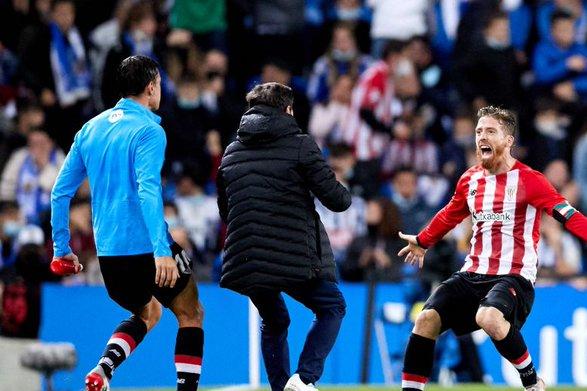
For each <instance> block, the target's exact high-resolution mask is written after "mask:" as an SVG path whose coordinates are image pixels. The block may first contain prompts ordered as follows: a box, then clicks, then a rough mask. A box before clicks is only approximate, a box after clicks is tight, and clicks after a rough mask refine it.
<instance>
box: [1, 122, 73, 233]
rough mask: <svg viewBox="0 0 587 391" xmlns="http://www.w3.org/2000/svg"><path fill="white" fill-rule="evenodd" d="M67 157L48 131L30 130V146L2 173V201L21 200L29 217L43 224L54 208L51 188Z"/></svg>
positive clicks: (21, 204)
mask: <svg viewBox="0 0 587 391" xmlns="http://www.w3.org/2000/svg"><path fill="white" fill-rule="evenodd" d="M64 160H65V156H64V154H63V152H62V151H61V150H60V149H59V148H57V147H56V146H55V144H54V143H53V141H52V140H51V138H49V136H48V135H47V133H45V132H43V131H41V130H35V131H32V132H31V133H29V135H28V141H27V146H26V147H24V148H21V149H19V150H17V151H15V152H14V153H13V154H12V156H11V157H10V159H9V160H8V163H6V167H5V168H4V171H3V173H2V179H1V181H0V200H3V201H17V202H18V205H19V206H20V208H21V210H22V213H23V215H24V217H25V220H26V221H27V222H28V223H33V224H39V223H41V221H42V219H43V214H44V213H46V212H48V210H49V208H50V198H51V189H52V188H53V184H54V183H55V179H56V178H57V174H58V173H59V169H60V168H61V165H62V164H63V161H64Z"/></svg>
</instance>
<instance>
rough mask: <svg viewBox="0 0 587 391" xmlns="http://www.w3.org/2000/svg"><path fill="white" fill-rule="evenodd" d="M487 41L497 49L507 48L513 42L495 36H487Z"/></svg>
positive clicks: (488, 44)
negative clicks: (500, 39)
mask: <svg viewBox="0 0 587 391" xmlns="http://www.w3.org/2000/svg"><path fill="white" fill-rule="evenodd" d="M485 43H486V44H487V46H489V47H490V48H492V49H495V50H503V49H507V48H509V47H510V46H511V42H510V41H509V40H507V41H499V40H497V39H495V38H491V37H487V38H485Z"/></svg>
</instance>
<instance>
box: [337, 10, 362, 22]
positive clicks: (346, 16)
mask: <svg viewBox="0 0 587 391" xmlns="http://www.w3.org/2000/svg"><path fill="white" fill-rule="evenodd" d="M336 15H337V16H338V19H339V20H344V21H349V20H358V19H359V18H360V17H361V9H360V8H354V9H340V8H339V9H337V10H336Z"/></svg>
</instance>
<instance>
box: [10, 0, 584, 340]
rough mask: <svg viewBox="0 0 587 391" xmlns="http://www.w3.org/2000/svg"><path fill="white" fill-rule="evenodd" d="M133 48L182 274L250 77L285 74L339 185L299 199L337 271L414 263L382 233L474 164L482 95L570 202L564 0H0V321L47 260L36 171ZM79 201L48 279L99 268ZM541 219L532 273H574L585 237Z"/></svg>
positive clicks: (362, 274)
mask: <svg viewBox="0 0 587 391" xmlns="http://www.w3.org/2000/svg"><path fill="white" fill-rule="evenodd" d="M136 54H141V55H147V56H150V57H152V58H154V59H156V60H157V61H158V63H159V64H160V73H161V76H162V91H163V100H162V105H161V108H160V110H159V111H158V115H160V116H161V117H162V126H163V127H164V129H165V131H166V133H167V149H166V163H165V166H164V169H163V173H162V174H163V178H164V189H163V190H164V200H165V203H166V204H165V205H166V207H165V218H166V220H167V223H168V225H169V228H170V231H171V234H172V236H173V237H174V239H175V240H176V241H177V242H178V243H179V244H180V245H182V246H183V247H184V249H186V251H188V253H189V254H190V255H191V256H192V258H193V259H194V260H195V262H196V273H197V277H198V279H199V280H204V281H206V280H209V281H215V280H216V279H217V278H218V272H219V268H220V267H221V249H222V243H223V240H224V233H225V228H224V227H223V226H222V223H221V221H220V218H219V215H218V208H217V206H216V195H215V173H216V170H217V167H218V165H219V162H220V159H221V157H222V154H223V151H224V149H225V147H226V146H227V145H228V144H229V143H230V142H232V141H233V140H235V138H236V131H237V129H238V126H239V119H240V116H241V115H242V114H243V113H244V111H245V110H246V106H245V100H244V96H245V93H246V92H247V91H248V89H250V88H251V87H252V86H254V85H255V84H257V83H261V82H269V81H277V82H280V83H284V84H288V85H290V86H291V87H292V88H293V90H294V93H295V103H294V112H295V117H296V119H297V122H298V124H299V126H300V128H301V129H302V131H303V132H308V133H309V134H311V135H312V136H313V137H314V138H315V140H316V141H317V143H318V144H319V145H320V147H321V148H322V150H323V153H324V155H325V157H326V158H327V161H328V162H329V164H330V165H331V167H332V168H333V170H334V172H335V174H336V177H337V178H338V180H339V181H341V182H342V183H344V184H345V185H346V186H347V187H348V188H349V189H350V191H351V192H352V195H353V203H352V206H351V208H350V209H349V210H348V211H346V212H344V213H333V212H330V211H329V210H327V209H326V208H325V207H323V206H322V205H320V204H319V203H318V202H317V205H316V208H317V211H318V213H319V214H320V216H321V218H322V221H323V222H324V225H325V227H326V229H327V232H328V235H329V237H330V241H331V244H332V247H333V250H334V254H335V258H336V261H337V264H338V266H339V268H338V271H339V275H340V277H341V279H342V280H346V281H364V280H366V279H370V278H373V276H375V277H376V278H378V279H380V280H385V281H394V282H398V281H405V280H406V279H412V278H414V277H415V275H416V274H417V273H418V272H417V270H415V269H413V268H412V267H408V266H406V265H405V264H404V263H403V262H402V260H401V259H399V258H398V257H397V251H398V249H399V248H400V246H401V242H400V241H399V238H398V235H397V233H398V232H399V231H402V232H406V233H410V234H415V233H417V232H418V231H419V230H420V229H421V228H422V227H423V226H424V225H425V224H426V223H427V222H428V221H429V219H430V218H431V217H432V216H433V215H434V214H435V213H436V212H437V211H438V210H439V209H440V208H441V207H442V206H443V205H444V204H445V203H446V202H447V201H448V199H449V198H450V196H451V195H452V191H453V189H454V185H455V183H456V181H457V180H458V178H459V176H460V175H461V174H462V173H463V172H464V171H465V170H466V169H467V168H468V167H469V166H471V165H473V164H476V163H475V162H476V154H475V136H474V128H475V125H476V117H475V114H476V110H478V109H479V108H480V107H483V106H485V105H488V104H491V105H499V106H501V107H504V108H507V109H511V110H514V111H515V112H516V113H517V115H518V120H519V124H520V126H519V130H518V134H517V137H516V147H515V154H516V156H517V157H518V158H519V159H521V160H522V161H523V162H524V163H526V164H529V165H531V166H532V167H533V168H535V169H537V170H539V171H542V172H544V173H545V175H546V176H547V177H548V179H549V180H550V181H551V183H553V185H554V186H555V187H556V188H557V189H558V190H559V191H560V192H561V193H562V194H563V195H564V196H566V197H567V199H568V200H569V201H570V202H571V203H572V204H574V205H576V206H577V207H579V209H581V210H582V211H583V212H587V121H586V120H585V118H587V117H586V116H585V113H586V112H587V111H586V110H585V109H586V107H587V2H584V1H582V0H550V1H548V0H543V1H541V0H533V1H532V0H530V1H523V0H501V1H499V0H409V1H406V0H305V1H304V0H248V1H245V0H174V1H173V0H172V1H163V0H153V1H145V0H100V1H99V2H90V1H77V0H0V173H1V177H0V228H1V229H0V281H1V282H0V297H2V310H0V312H1V313H2V316H0V319H1V321H0V334H4V335H15V336H29V335H35V333H36V329H35V324H36V325H37V326H36V327H38V319H37V320H35V319H28V318H27V319H24V318H23V316H24V317H25V318H26V316H25V315H23V309H22V307H23V305H24V306H25V307H26V303H29V305H31V306H34V305H40V289H39V286H40V284H41V282H43V281H46V280H52V279H54V278H53V277H52V276H51V275H50V274H49V273H48V272H47V264H48V261H49V260H50V259H51V257H52V244H51V242H50V238H51V235H50V232H51V231H50V226H49V215H50V193H51V188H52V185H53V183H54V181H55V178H56V176H57V174H58V172H59V168H60V166H61V164H62V163H63V160H64V157H65V155H66V154H67V151H68V149H69V147H70V145H71V143H72V141H73V137H74V135H75V133H76V132H77V130H79V128H80V126H81V125H82V124H83V123H84V122H85V121H87V120H88V119H90V118H91V117H93V116H94V115H96V114H97V113H99V112H100V111H101V110H104V109H106V108H109V107H112V106H113V105H114V104H115V103H116V101H117V100H118V99H119V96H118V95H117V92H116V83H115V80H114V74H115V70H116V68H117V66H118V64H119V63H120V61H121V60H122V59H123V58H125V57H127V56H129V55H136ZM90 205H91V200H90V197H89V190H88V186H87V184H86V185H83V186H82V187H81V188H80V190H79V192H78V194H77V196H76V198H75V199H74V201H73V203H72V208H71V235H72V249H73V250H74V252H75V253H76V254H78V256H79V257H80V261H81V262H82V263H83V264H84V265H85V271H84V273H82V274H80V275H76V276H73V277H69V278H66V279H65V280H63V283H64V284H70V285H74V284H99V283H100V273H99V267H98V265H97V259H96V253H95V249H94V242H93V234H92V224H91V207H90ZM543 219H544V224H543V226H542V239H543V240H542V241H541V244H540V246H539V249H538V251H539V258H540V261H541V263H542V269H541V271H540V273H539V276H540V277H539V283H547V282H549V281H558V280H561V279H562V280H569V281H571V282H573V283H575V284H576V285H577V286H584V287H585V286H587V283H585V278H584V277H582V275H583V273H584V272H585V271H587V260H586V258H587V257H586V255H587V252H586V251H585V248H584V247H583V246H582V244H581V243H579V242H578V241H577V240H576V239H575V238H573V237H572V236H571V235H569V234H568V233H566V232H564V230H563V229H562V227H561V226H560V224H558V223H557V222H555V221H554V220H552V219H551V218H550V217H548V216H545V217H544V218H543ZM470 236H471V230H470V222H469V221H465V222H464V223H463V224H462V225H461V226H459V227H457V228H456V229H455V230H453V231H452V232H451V233H450V234H449V235H448V236H447V238H445V240H444V241H443V242H442V243H440V244H439V245H438V246H436V247H435V248H433V249H431V250H430V251H429V253H428V255H427V265H426V267H425V269H424V271H423V272H422V274H421V276H422V277H423V278H424V279H425V281H428V282H430V283H433V282H435V281H438V280H440V279H442V278H443V277H445V276H446V275H447V274H450V273H451V272H452V271H455V270H456V269H458V268H459V266H460V265H461V264H462V261H463V259H464V256H465V255H466V253H467V252H468V243H469V240H470ZM23 303H24V304H23ZM31 303H32V304H31ZM24 313H26V311H25V312H24ZM23 322H31V325H32V326H31V327H28V328H27V327H23V326H22V324H23ZM18 325H20V327H17V326H18Z"/></svg>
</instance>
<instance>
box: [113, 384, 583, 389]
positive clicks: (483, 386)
mask: <svg viewBox="0 0 587 391" xmlns="http://www.w3.org/2000/svg"><path fill="white" fill-rule="evenodd" d="M319 389H320V390H321V391H322V390H323V391H400V388H399V387H360V386H354V387H352V386H348V387H347V386H341V387H332V386H330V387H329V386H324V387H320V388H319ZM174 390H175V388H140V389H135V388H117V389H114V390H113V391H174ZM201 390H202V391H214V390H218V391H220V390H221V389H220V388H218V389H215V388H202V389H201ZM489 390H499V391H522V388H506V387H498V386H485V385H478V384H469V385H459V386H454V387H450V388H446V387H438V386H429V387H426V391H489ZM579 390H584V391H585V390H587V389H586V388H584V387H548V389H547V391H579ZM242 391H247V390H246V389H243V390H242ZM259 391H261V390H259ZM262 391H268V389H262Z"/></svg>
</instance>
